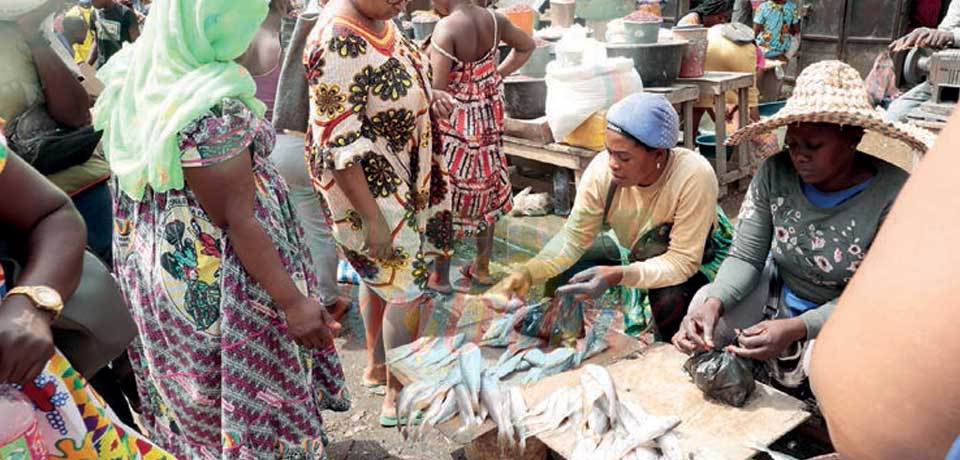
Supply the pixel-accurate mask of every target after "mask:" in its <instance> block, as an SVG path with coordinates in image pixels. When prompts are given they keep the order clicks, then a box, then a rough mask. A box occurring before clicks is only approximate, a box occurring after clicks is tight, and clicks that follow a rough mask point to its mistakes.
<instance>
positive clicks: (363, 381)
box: [360, 366, 387, 389]
mask: <svg viewBox="0 0 960 460" xmlns="http://www.w3.org/2000/svg"><path fill="white" fill-rule="evenodd" d="M377 367H379V366H377ZM360 385H361V386H363V387H364V388H369V389H374V388H380V387H384V386H386V385H387V378H386V376H384V378H383V379H371V378H367V369H364V370H363V376H362V377H361V378H360Z"/></svg>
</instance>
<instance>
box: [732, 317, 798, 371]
mask: <svg viewBox="0 0 960 460" xmlns="http://www.w3.org/2000/svg"><path fill="white" fill-rule="evenodd" d="M806 336H807V328H806V326H805V325H804V324H803V321H802V320H800V319H799V318H789V319H774V320H769V321H763V322H760V323H758V324H756V325H754V326H752V327H749V328H747V329H744V330H743V331H741V332H740V334H739V339H738V340H737V341H738V342H739V346H736V345H730V346H729V347H727V351H729V352H731V353H736V354H737V355H739V356H742V357H744V358H752V359H757V360H760V361H765V360H768V359H772V358H776V357H778V356H780V354H781V353H783V350H786V349H787V347H789V346H790V344H792V343H794V342H796V341H798V340H802V339H803V338H804V337H806Z"/></svg>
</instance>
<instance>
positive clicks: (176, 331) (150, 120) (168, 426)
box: [94, 0, 349, 459]
mask: <svg viewBox="0 0 960 460" xmlns="http://www.w3.org/2000/svg"><path fill="white" fill-rule="evenodd" d="M267 3H268V2H266V1H265V0H158V1H156V2H155V3H153V6H152V12H151V15H150V19H149V20H148V21H147V25H146V27H145V30H144V33H143V35H142V36H141V37H140V39H139V40H138V41H137V42H136V43H135V44H134V45H133V46H128V47H126V48H124V49H123V50H122V51H120V52H119V53H118V54H117V55H115V56H114V57H113V58H112V59H111V60H110V62H109V63H108V64H107V65H106V66H105V67H104V68H103V69H102V70H101V71H100V73H99V77H100V78H101V79H102V80H103V82H104V84H105V85H106V88H105V90H104V91H103V93H102V94H101V96H100V98H99V100H98V101H97V105H96V107H95V109H94V110H95V114H94V119H95V125H96V127H97V128H98V129H103V130H104V137H103V139H104V141H103V143H104V150H105V152H106V153H107V157H108V160H109V162H110V167H111V170H112V171H113V186H114V214H115V223H116V229H117V231H116V232H115V237H114V256H115V261H116V263H115V272H116V276H117V278H118V280H119V281H120V285H121V288H122V290H123V292H124V294H125V295H126V298H127V301H128V302H129V304H130V308H131V311H132V313H133V317H134V320H135V321H136V323H137V325H138V328H139V329H140V336H139V338H138V339H137V340H136V341H135V343H134V345H133V346H132V347H131V350H130V351H131V353H130V356H131V359H132V361H133V362H134V364H135V365H134V368H135V369H136V372H137V373H138V375H137V377H138V382H139V384H140V388H139V390H140V395H141V399H142V401H143V414H142V418H141V420H142V422H143V424H144V427H145V428H147V429H148V431H149V432H150V433H151V435H152V436H153V439H154V440H156V442H157V443H158V444H160V445H161V446H163V447H164V448H166V449H169V450H170V452H171V453H173V454H174V455H175V456H176V457H177V458H183V459H188V458H190V459H194V458H208V457H216V458H310V459H319V458H324V457H325V454H324V444H325V443H326V435H325V433H324V430H323V422H322V418H321V415H320V411H321V410H322V409H333V410H346V408H347V407H348V406H349V402H348V400H347V398H346V389H345V387H344V384H343V371H342V369H341V366H340V362H339V358H338V357H337V352H336V349H335V348H334V345H333V337H332V333H333V332H334V331H335V330H336V328H338V327H339V325H338V324H337V323H336V322H335V321H333V320H332V319H331V318H330V317H329V315H328V314H327V311H326V309H325V308H324V307H323V306H322V305H321V304H320V303H319V302H318V301H317V300H316V299H315V297H316V294H317V292H316V278H315V276H314V274H313V272H312V269H311V266H312V264H311V262H310V255H309V252H308V251H306V250H305V249H304V243H303V232H302V230H301V229H300V226H299V225H298V223H297V221H296V219H295V215H296V214H295V211H294V208H293V206H292V205H291V203H290V201H289V193H288V190H287V186H286V184H285V183H284V182H283V180H282V179H281V177H280V174H279V173H278V172H277V170H276V168H275V167H274V166H273V164H272V163H271V162H270V161H269V159H268V155H269V154H270V152H271V150H272V149H273V143H274V138H275V134H274V131H273V128H272V126H271V125H270V124H269V123H268V122H267V121H265V120H264V119H263V118H262V116H263V114H264V110H265V107H264V104H263V103H262V102H260V101H258V100H257V99H256V98H255V97H254V94H255V91H256V85H255V84H254V80H253V78H252V77H251V74H250V72H249V71H248V70H247V69H245V68H244V67H241V66H240V65H238V64H236V63H235V62H234V60H236V59H237V58H238V57H240V56H241V55H242V54H243V53H244V52H245V51H246V50H247V48H248V46H249V44H250V42H251V40H252V38H253V36H254V34H255V32H256V30H257V29H258V27H259V26H260V24H261V22H262V21H263V19H264V18H265V17H266V15H267Z"/></svg>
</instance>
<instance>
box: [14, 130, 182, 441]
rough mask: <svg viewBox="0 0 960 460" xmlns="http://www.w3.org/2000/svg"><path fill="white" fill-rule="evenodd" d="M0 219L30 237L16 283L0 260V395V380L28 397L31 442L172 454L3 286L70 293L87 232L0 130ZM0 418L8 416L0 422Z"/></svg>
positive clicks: (45, 318) (43, 319)
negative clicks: (136, 426)
mask: <svg viewBox="0 0 960 460" xmlns="http://www.w3.org/2000/svg"><path fill="white" fill-rule="evenodd" d="M21 197H30V199H26V200H24V199H21ZM0 222H2V223H3V227H4V230H5V231H4V233H7V232H8V231H12V232H15V233H16V234H18V235H24V236H26V237H27V238H26V240H29V241H30V247H29V249H28V261H27V265H26V266H24V267H23V271H22V272H21V273H20V274H19V276H18V278H17V279H16V280H15V281H16V282H14V280H12V279H10V278H6V277H4V270H3V267H2V266H0V297H2V298H3V301H2V302H0V395H8V394H11V393H12V392H10V391H9V389H4V386H5V384H13V385H15V387H16V388H17V389H18V390H19V391H20V392H21V393H22V394H23V395H24V396H26V397H27V399H29V400H30V402H31V403H33V406H34V418H35V420H36V422H37V431H36V432H35V433H34V434H36V435H39V436H38V438H35V439H33V441H34V442H36V441H39V444H42V446H43V447H42V448H43V450H45V451H46V452H47V454H49V455H50V458H51V459H77V458H84V459H108V458H109V459H123V460H128V459H129V460H132V459H151V460H153V459H156V460H173V457H172V456H170V454H167V453H166V452H164V451H163V450H161V449H159V448H157V447H156V446H154V445H153V444H151V443H150V442H149V441H147V440H145V439H144V438H143V437H141V436H140V435H139V433H137V432H136V431H134V430H132V429H130V428H128V427H126V426H124V425H123V423H121V422H120V421H119V420H118V418H117V417H116V415H114V413H113V412H112V411H111V410H110V409H109V408H108V407H107V405H106V404H105V403H104V402H103V400H102V399H101V398H100V396H98V395H97V394H96V392H94V391H93V388H91V387H90V386H89V385H88V384H87V382H86V380H84V378H83V376H82V375H80V373H79V372H77V371H76V370H75V369H73V367H72V366H71V365H70V362H69V361H68V360H67V358H66V357H65V356H64V355H63V354H62V353H60V351H59V350H56V349H55V348H54V345H53V336H52V334H51V329H50V324H51V323H52V320H53V317H52V316H51V314H50V313H49V312H46V311H41V310H39V309H37V308H36V307H35V305H34V304H33V302H32V301H31V299H30V298H29V297H27V296H25V295H11V296H9V297H7V296H6V293H7V291H8V287H14V286H45V287H48V288H51V289H53V290H55V291H57V292H58V293H59V294H60V295H62V296H63V300H67V299H69V298H70V295H71V294H73V292H74V290H75V289H76V288H77V285H78V284H79V282H80V274H81V272H82V271H83V247H84V241H85V240H86V233H85V231H84V229H83V221H82V220H81V219H80V217H79V215H78V214H77V211H76V209H74V207H73V204H72V203H71V202H70V198H68V197H67V196H66V195H65V194H64V193H63V192H61V191H60V190H59V189H57V188H56V187H55V186H54V185H53V184H51V183H50V182H48V181H47V180H46V179H44V178H43V176H41V175H40V174H39V173H37V172H36V171H34V170H33V168H31V167H30V166H29V165H27V164H26V163H25V162H23V160H21V159H20V158H19V157H18V156H16V155H13V154H11V153H10V152H8V151H7V146H6V139H4V137H3V135H2V134H0ZM8 236H13V235H10V234H8ZM5 422H10V421H9V420H0V423H5ZM29 436H30V435H29V434H28V437H29ZM8 441H10V440H6V439H3V440H0V442H5V443H6V442H8ZM17 444H18V443H17V442H14V443H11V444H8V445H6V446H5V448H4V449H3V451H2V452H0V457H3V458H18V457H15V455H16V453H17V449H18V448H19V449H23V450H22V451H20V453H23V452H24V451H26V450H27V449H30V448H31V446H29V445H28V443H27V440H26V439H24V440H23V443H22V444H19V445H17ZM33 448H34V449H36V448H37V447H36V446H33ZM8 456H9V457H8ZM28 456H29V454H28ZM30 458H40V457H30ZM43 458H46V457H43Z"/></svg>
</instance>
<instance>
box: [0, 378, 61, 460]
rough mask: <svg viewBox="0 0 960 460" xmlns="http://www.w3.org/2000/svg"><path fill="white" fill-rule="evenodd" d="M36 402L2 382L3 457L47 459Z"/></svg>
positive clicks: (0, 437) (0, 436)
mask: <svg viewBox="0 0 960 460" xmlns="http://www.w3.org/2000/svg"><path fill="white" fill-rule="evenodd" d="M49 457H50V455H49V453H48V452H47V449H46V447H45V446H44V444H43V438H42V437H41V435H40V425H39V424H38V423H37V419H36V418H35V416H34V411H33V404H31V403H30V401H29V400H27V398H26V397H25V396H23V394H21V393H20V392H19V391H17V390H16V389H15V388H13V387H11V386H9V385H0V459H17V460H46V459H47V458H49Z"/></svg>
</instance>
